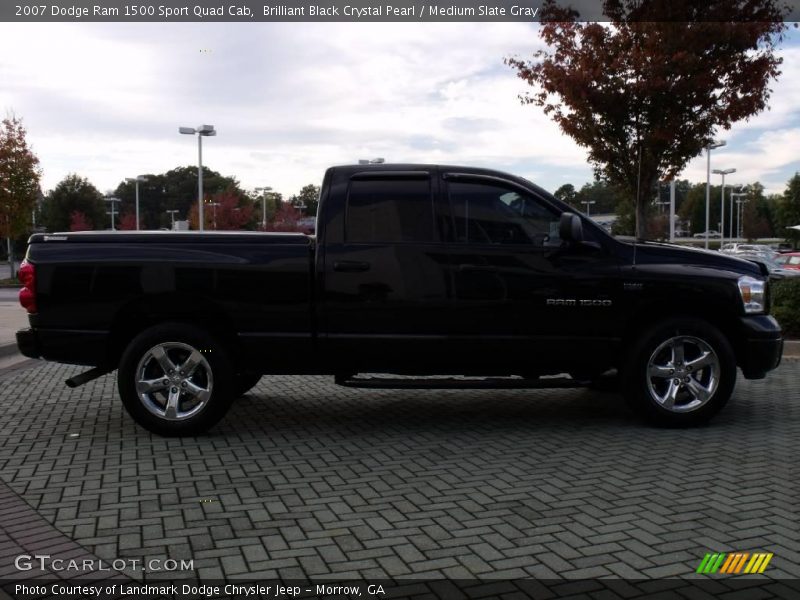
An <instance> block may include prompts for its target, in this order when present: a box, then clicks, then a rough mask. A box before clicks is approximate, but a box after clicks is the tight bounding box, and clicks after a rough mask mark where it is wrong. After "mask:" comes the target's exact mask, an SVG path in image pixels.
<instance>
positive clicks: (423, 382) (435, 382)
mask: <svg viewBox="0 0 800 600" xmlns="http://www.w3.org/2000/svg"><path fill="white" fill-rule="evenodd" d="M336 385H341V386H344V387H351V388H368V389H404V390H439V389H460V390H502V389H505V390H521V389H547V388H579V387H587V386H588V385H589V382H588V381H578V380H576V379H572V378H570V377H547V378H540V379H522V378H519V377H515V378H512V377H430V378H425V377H420V378H412V377H398V378H394V377H356V376H349V377H348V376H339V375H337V376H336Z"/></svg>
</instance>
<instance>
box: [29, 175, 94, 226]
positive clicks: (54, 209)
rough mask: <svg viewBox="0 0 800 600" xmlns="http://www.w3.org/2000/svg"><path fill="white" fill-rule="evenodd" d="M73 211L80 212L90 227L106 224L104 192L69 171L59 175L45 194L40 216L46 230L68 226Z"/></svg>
mask: <svg viewBox="0 0 800 600" xmlns="http://www.w3.org/2000/svg"><path fill="white" fill-rule="evenodd" d="M74 211H78V212H81V213H83V215H84V216H85V218H86V221H87V222H88V223H89V224H90V226H91V227H93V228H95V227H96V228H101V229H102V228H104V227H105V226H106V223H107V219H106V206H105V202H104V201H103V195H102V194H101V193H100V191H99V190H98V189H97V188H96V187H94V186H93V185H92V184H91V183H89V180H88V179H86V178H85V177H81V176H79V175H77V174H75V173H72V174H70V175H67V176H66V177H65V178H64V179H62V180H61V181H60V182H59V184H58V185H57V186H56V187H55V189H54V190H53V191H52V192H50V193H49V194H48V195H47V196H46V197H45V200H44V206H43V210H42V212H43V215H42V216H43V219H44V223H45V226H46V227H47V230H48V231H67V230H69V228H70V225H71V223H72V220H71V219H72V213H73V212H74Z"/></svg>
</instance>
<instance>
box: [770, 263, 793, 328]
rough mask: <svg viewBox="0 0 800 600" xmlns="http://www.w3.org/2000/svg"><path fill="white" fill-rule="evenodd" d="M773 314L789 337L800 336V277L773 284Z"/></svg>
mask: <svg viewBox="0 0 800 600" xmlns="http://www.w3.org/2000/svg"><path fill="white" fill-rule="evenodd" d="M772 314H773V315H774V316H775V318H776V319H778V323H780V324H781V327H782V328H783V334H784V335H785V336H787V337H800V277H797V278H792V279H782V280H780V281H777V282H775V284H774V285H773V286H772Z"/></svg>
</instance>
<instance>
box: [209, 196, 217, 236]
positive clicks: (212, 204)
mask: <svg viewBox="0 0 800 600" xmlns="http://www.w3.org/2000/svg"><path fill="white" fill-rule="evenodd" d="M209 204H210V205H211V206H212V208H213V209H214V231H216V230H217V207H218V206H219V202H209Z"/></svg>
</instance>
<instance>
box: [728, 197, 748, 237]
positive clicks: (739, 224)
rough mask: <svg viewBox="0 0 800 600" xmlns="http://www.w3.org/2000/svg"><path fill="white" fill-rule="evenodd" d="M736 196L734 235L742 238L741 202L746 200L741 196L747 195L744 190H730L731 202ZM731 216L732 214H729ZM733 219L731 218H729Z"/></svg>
mask: <svg viewBox="0 0 800 600" xmlns="http://www.w3.org/2000/svg"><path fill="white" fill-rule="evenodd" d="M734 196H736V237H737V238H739V239H741V238H742V204H744V203H745V202H747V200H742V196H747V193H746V192H731V203H733V201H734V200H733V198H734ZM731 216H733V215H732V214H731ZM731 220H733V219H731Z"/></svg>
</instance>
